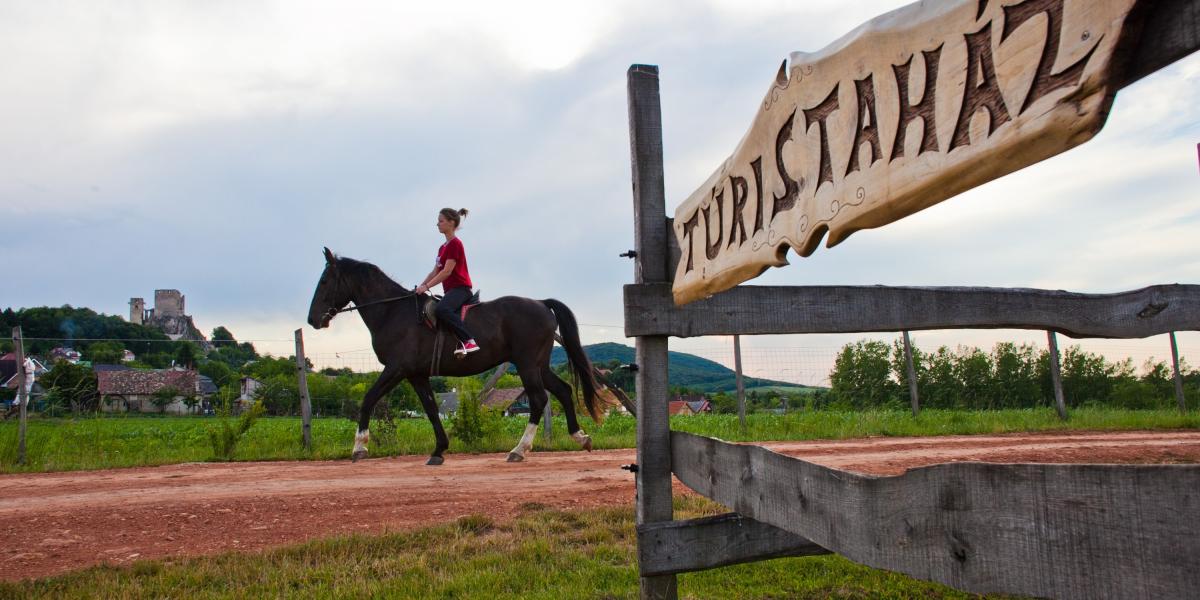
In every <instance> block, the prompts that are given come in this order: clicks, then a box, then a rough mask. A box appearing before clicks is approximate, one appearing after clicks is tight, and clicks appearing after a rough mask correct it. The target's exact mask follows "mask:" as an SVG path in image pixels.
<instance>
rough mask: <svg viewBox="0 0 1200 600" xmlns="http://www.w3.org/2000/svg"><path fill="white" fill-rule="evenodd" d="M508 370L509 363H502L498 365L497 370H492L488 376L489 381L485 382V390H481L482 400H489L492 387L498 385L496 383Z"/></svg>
mask: <svg viewBox="0 0 1200 600" xmlns="http://www.w3.org/2000/svg"><path fill="white" fill-rule="evenodd" d="M507 371H508V363H500V366H498V367H496V370H495V371H492V374H491V375H490V376H489V377H488V379H487V381H485V382H483V390H481V391H480V392H479V401H480V402H484V401H485V400H487V398H488V394H491V393H492V388H494V387H496V383H497V382H499V381H500V378H501V377H503V376H504V373H505V372H507Z"/></svg>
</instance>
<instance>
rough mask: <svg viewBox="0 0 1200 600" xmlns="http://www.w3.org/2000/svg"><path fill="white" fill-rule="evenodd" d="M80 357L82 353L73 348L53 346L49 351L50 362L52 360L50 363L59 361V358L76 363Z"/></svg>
mask: <svg viewBox="0 0 1200 600" xmlns="http://www.w3.org/2000/svg"><path fill="white" fill-rule="evenodd" d="M81 358H83V355H82V354H80V353H79V351H78V350H75V349H74V348H62V347H59V348H55V349H53V350H51V351H50V362H52V363H53V362H57V361H60V360H65V361H67V362H69V363H71V364H73V365H74V364H78V363H79V360H80V359H81Z"/></svg>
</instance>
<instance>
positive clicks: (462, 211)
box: [458, 208, 469, 217]
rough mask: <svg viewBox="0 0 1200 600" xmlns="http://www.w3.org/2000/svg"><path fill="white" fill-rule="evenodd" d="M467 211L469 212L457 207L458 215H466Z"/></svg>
mask: <svg viewBox="0 0 1200 600" xmlns="http://www.w3.org/2000/svg"><path fill="white" fill-rule="evenodd" d="M467 212H469V211H468V210H467V209H465V208H460V209H458V216H460V217H465V216H467Z"/></svg>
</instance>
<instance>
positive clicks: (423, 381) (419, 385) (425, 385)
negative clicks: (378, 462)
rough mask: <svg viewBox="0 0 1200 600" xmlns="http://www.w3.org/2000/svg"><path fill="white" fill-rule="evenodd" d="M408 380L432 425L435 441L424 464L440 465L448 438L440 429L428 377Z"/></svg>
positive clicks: (448, 441) (440, 425)
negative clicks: (431, 452)
mask: <svg viewBox="0 0 1200 600" xmlns="http://www.w3.org/2000/svg"><path fill="white" fill-rule="evenodd" d="M408 380H409V381H410V382H412V385H413V389H414V390H416V392H417V397H418V398H420V399H421V406H422V407H423V408H424V409H425V416H426V417H429V422H430V423H432V424H433V436H434V438H436V440H437V443H436V445H435V446H434V448H433V454H431V455H430V456H429V460H428V461H426V463H425V464H427V465H440V464H442V463H443V462H444V461H445V460H446V459H445V458H443V457H442V454H443V453H444V452H445V451H446V449H447V448H449V447H450V438H449V437H448V436H447V435H446V430H445V429H443V428H442V417H441V416H440V415H439V414H438V406H437V400H436V399H435V398H434V395H433V387H431V386H430V385H429V378H428V377H410V378H409V379H408Z"/></svg>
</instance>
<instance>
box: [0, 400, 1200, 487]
mask: <svg viewBox="0 0 1200 600" xmlns="http://www.w3.org/2000/svg"><path fill="white" fill-rule="evenodd" d="M525 422H526V420H525V419H524V418H507V419H503V424H502V425H501V428H500V430H499V431H498V432H497V433H493V434H492V435H490V436H488V437H487V438H486V439H484V440H483V441H482V442H481V443H480V444H478V445H477V446H476V447H475V448H474V449H468V448H465V447H464V446H463V444H462V443H461V442H459V441H458V440H453V439H452V441H451V446H450V451H451V452H470V451H476V452H503V451H507V450H510V449H511V448H512V446H514V445H515V444H516V443H517V440H518V438H519V437H520V435H521V431H522V430H523V428H524V426H525ZM395 423H396V427H395V430H394V431H392V430H389V429H388V428H387V427H386V426H381V425H380V424H375V425H373V426H372V430H371V434H372V439H371V454H372V456H390V455H399V454H428V453H429V452H430V451H432V449H433V430H432V428H431V427H430V425H429V422H428V421H426V420H425V419H399V420H396V421H395ZM28 425H29V428H28V436H27V442H26V444H27V457H28V460H27V464H26V465H24V466H18V465H16V464H15V462H16V454H17V450H16V446H17V442H16V439H17V424H16V423H15V422H14V421H11V420H10V421H5V422H0V472H5V473H14V472H38V471H70V470H82V469H103V468H112V467H133V466H146V465H162V464H173V463H183V462H200V461H208V460H212V459H213V456H214V452H213V448H212V446H211V444H210V443H209V439H208V431H209V430H210V429H212V428H214V427H216V425H217V423H216V420H215V419H214V418H212V417H101V418H79V419H32V420H30V421H29V423H28ZM583 427H584V429H585V430H586V431H587V432H588V433H590V434H591V435H592V437H593V440H594V443H595V446H596V448H598V449H602V448H632V447H634V442H635V420H634V418H633V417H630V416H628V415H614V416H611V417H609V419H607V420H606V421H605V422H604V425H603V426H601V427H599V428H597V427H595V425H594V424H593V423H592V422H591V421H590V420H587V419H586V418H585V419H584V420H583ZM671 427H672V428H673V429H677V430H680V431H687V432H691V433H697V434H702V435H708V436H713V437H718V438H721V439H725V440H730V441H769V440H809V439H844V438H855V437H867V436H879V435H882V436H918V435H953V434H977V433H1008V432H1024V431H1060V430H1068V429H1084V430H1087V429H1096V430H1122V429H1184V428H1191V429H1195V428H1200V413H1188V414H1180V413H1178V412H1176V411H1128V410H1115V409H1103V408H1080V409H1075V410H1072V411H1071V419H1070V421H1068V422H1066V423H1064V422H1062V421H1059V419H1058V417H1057V416H1056V415H1055V413H1054V411H1053V410H1052V409H1048V408H1047V409H1032V410H1029V409H1026V410H999V411H979V412H967V411H946V410H927V411H923V412H922V413H921V414H920V416H918V417H916V418H913V417H912V416H911V415H910V414H909V413H907V412H904V411H868V412H832V411H818V412H804V413H793V414H788V415H769V414H753V415H748V416H747V429H746V431H745V432H744V433H743V432H742V431H741V429H740V427H739V425H738V420H737V417H736V416H735V415H696V416H684V417H674V418H673V419H672V421H671ZM354 430H355V424H354V423H353V422H351V421H349V420H347V419H334V418H330V419H315V420H314V421H313V423H312V436H313V449H312V450H311V451H305V450H304V449H303V447H302V445H301V441H300V420H299V419H298V418H264V419H261V420H259V421H258V422H257V423H256V424H255V425H254V426H253V427H252V428H251V429H250V431H249V432H247V434H246V436H245V437H244V438H243V440H242V441H241V443H240V444H239V446H238V447H237V451H236V452H235V453H234V460H306V459H338V458H349V456H350V450H351V444H352V442H353V437H354ZM553 431H554V434H555V435H554V438H553V440H552V441H551V442H549V443H547V442H545V441H544V440H543V438H542V436H541V434H540V433H539V435H538V436H537V439H536V442H535V445H534V447H535V449H537V450H543V451H544V450H576V449H578V445H576V444H575V442H574V441H573V440H571V439H570V438H569V437H568V436H567V435H566V425H565V423H564V422H563V419H562V418H561V417H557V418H555V420H554V425H553Z"/></svg>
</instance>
